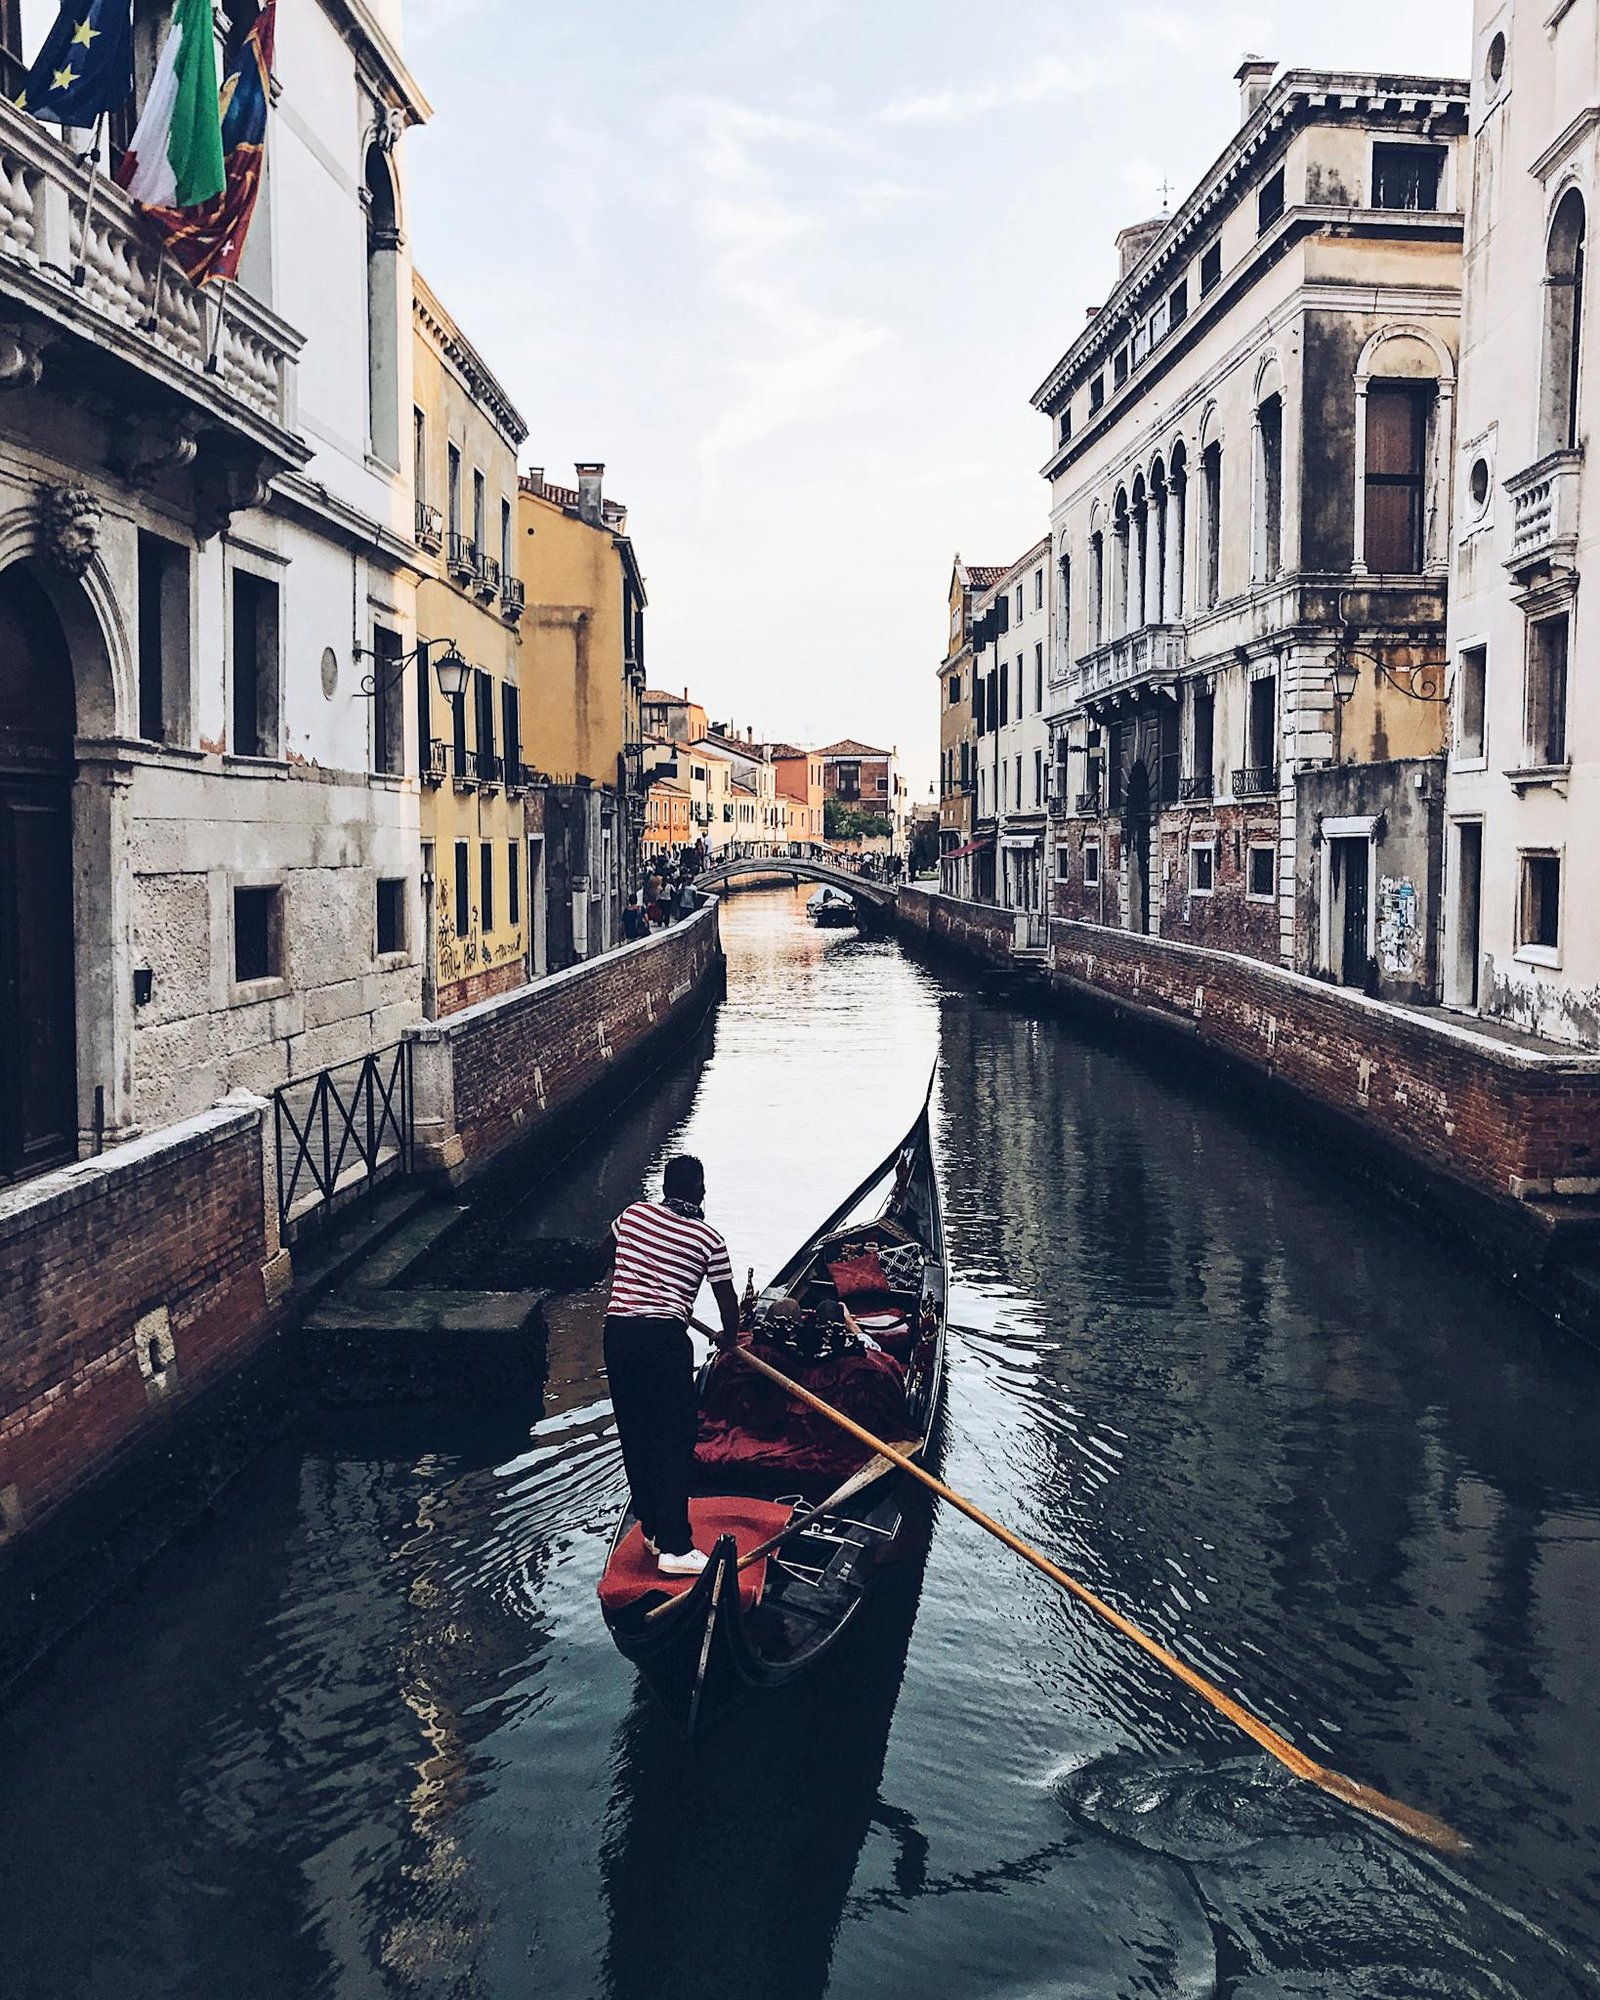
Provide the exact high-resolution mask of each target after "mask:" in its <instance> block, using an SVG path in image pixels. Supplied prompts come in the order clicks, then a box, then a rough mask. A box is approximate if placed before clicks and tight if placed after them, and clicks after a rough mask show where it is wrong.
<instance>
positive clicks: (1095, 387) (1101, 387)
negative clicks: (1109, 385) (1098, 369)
mask: <svg viewBox="0 0 1600 2000" xmlns="http://www.w3.org/2000/svg"><path fill="white" fill-rule="evenodd" d="M1105 400H1106V378H1105V376H1104V375H1096V376H1095V377H1094V378H1093V380H1092V381H1091V382H1090V384H1089V414H1090V416H1093V415H1094V413H1095V411H1096V410H1098V409H1100V408H1102V407H1103V405H1104V403H1105Z"/></svg>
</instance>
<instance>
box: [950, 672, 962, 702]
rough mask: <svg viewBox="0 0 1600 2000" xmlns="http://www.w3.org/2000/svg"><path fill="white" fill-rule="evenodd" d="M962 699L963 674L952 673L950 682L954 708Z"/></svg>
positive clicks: (951, 700)
mask: <svg viewBox="0 0 1600 2000" xmlns="http://www.w3.org/2000/svg"><path fill="white" fill-rule="evenodd" d="M960 700H961V676H960V675H959V674H952V675H951V676H950V684H949V701H950V706H951V707H952V708H954V707H956V706H957V704H958V703H959V702H960Z"/></svg>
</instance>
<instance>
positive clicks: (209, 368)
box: [206, 278, 229, 375]
mask: <svg viewBox="0 0 1600 2000" xmlns="http://www.w3.org/2000/svg"><path fill="white" fill-rule="evenodd" d="M228 284H229V280H228V279H227V278H219V279H218V281H217V318H216V324H215V326H214V328H213V329H212V333H211V339H210V341H209V343H208V345H207V349H206V373H207V374H208V375H215V374H216V373H217V372H218V370H219V369H220V367H221V357H220V353H219V350H220V348H221V346H222V315H223V310H224V308H225V306H226V305H227V299H228Z"/></svg>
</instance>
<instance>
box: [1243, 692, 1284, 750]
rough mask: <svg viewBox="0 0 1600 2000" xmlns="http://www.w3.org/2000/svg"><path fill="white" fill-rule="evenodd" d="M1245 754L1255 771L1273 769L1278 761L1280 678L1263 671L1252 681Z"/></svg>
mask: <svg viewBox="0 0 1600 2000" xmlns="http://www.w3.org/2000/svg"><path fill="white" fill-rule="evenodd" d="M1245 753H1246V756H1247V757H1248V759H1249V763H1250V767H1251V769H1252V770H1255V771H1270V770H1271V769H1272V768H1273V767H1274V765H1276V763H1277V761H1278V677H1277V675H1276V674H1263V675H1262V676H1261V678H1260V679H1259V680H1254V681H1252V682H1251V683H1250V717H1249V729H1248V734H1247V737H1246V742H1245Z"/></svg>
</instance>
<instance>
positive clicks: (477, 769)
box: [467, 750, 505, 785]
mask: <svg viewBox="0 0 1600 2000" xmlns="http://www.w3.org/2000/svg"><path fill="white" fill-rule="evenodd" d="M504 770H505V766H504V765H503V764H502V763H501V761H500V759H499V758H498V757H497V756H496V755H495V753H494V752H493V751H492V750H469V751H468V752H467V775H468V777H470V778H474V779H476V781H477V782H478V783H479V784H480V785H498V784H499V782H500V779H501V775H502V773H503V772H504Z"/></svg>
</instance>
